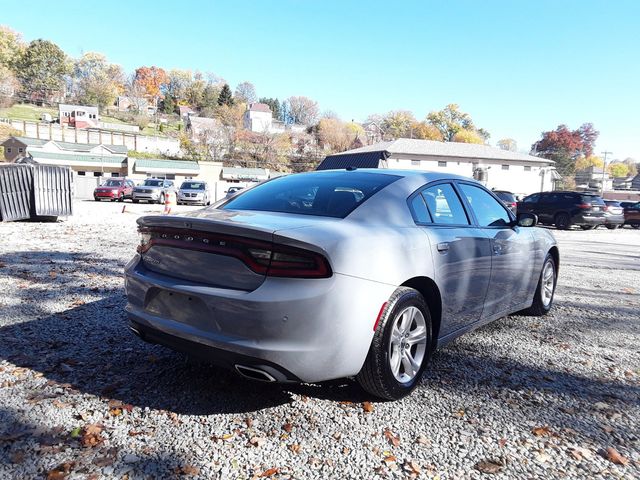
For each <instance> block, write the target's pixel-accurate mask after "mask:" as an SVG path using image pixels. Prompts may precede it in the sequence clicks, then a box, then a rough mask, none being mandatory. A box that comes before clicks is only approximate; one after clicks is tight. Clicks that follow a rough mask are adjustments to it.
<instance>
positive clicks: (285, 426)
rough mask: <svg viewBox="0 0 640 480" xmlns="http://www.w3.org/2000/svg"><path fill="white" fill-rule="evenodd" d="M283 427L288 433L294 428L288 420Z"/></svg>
mask: <svg viewBox="0 0 640 480" xmlns="http://www.w3.org/2000/svg"><path fill="white" fill-rule="evenodd" d="M282 429H283V430H284V431H285V432H287V433H291V430H293V425H291V424H290V423H289V422H287V423H285V424H284V425H283V426H282Z"/></svg>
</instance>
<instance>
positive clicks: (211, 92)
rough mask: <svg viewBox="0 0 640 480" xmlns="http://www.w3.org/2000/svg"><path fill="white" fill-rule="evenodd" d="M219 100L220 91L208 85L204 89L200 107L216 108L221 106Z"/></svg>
mask: <svg viewBox="0 0 640 480" xmlns="http://www.w3.org/2000/svg"><path fill="white" fill-rule="evenodd" d="M219 98H220V97H219V92H218V89H217V88H216V87H214V86H213V85H207V86H206V87H204V91H203V92H202V104H201V105H200V107H201V108H215V106H216V105H221V104H220V103H218V100H219Z"/></svg>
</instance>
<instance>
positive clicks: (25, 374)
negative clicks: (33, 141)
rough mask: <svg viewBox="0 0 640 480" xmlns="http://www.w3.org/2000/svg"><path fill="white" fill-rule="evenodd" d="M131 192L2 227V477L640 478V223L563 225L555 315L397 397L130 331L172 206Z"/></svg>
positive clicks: (485, 333)
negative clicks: (149, 227)
mask: <svg viewBox="0 0 640 480" xmlns="http://www.w3.org/2000/svg"><path fill="white" fill-rule="evenodd" d="M126 205H127V210H128V211H127V212H125V213H121V209H122V204H111V203H100V204H98V203H94V202H77V203H76V204H75V207H76V215H74V216H73V217H71V218H69V219H67V220H64V221H59V222H57V223H10V224H0V233H1V234H2V243H0V478H46V477H47V476H48V477H49V478H52V479H59V478H112V477H118V478H121V477H127V478H153V477H164V478H166V477H178V476H193V477H200V478H258V477H262V478H314V477H315V478H407V477H408V478H441V479H461V478H482V477H485V476H488V475H491V474H493V476H495V477H496V478H572V479H573V478H589V479H591V478H640V421H639V419H640V323H639V320H640V283H639V280H640V231H636V230H631V229H623V230H615V231H609V230H602V229H598V230H595V231H586V232H585V231H580V230H576V231H568V232H565V231H554V234H555V235H556V237H557V238H558V240H559V242H560V248H561V267H560V280H559V285H558V290H557V296H556V303H555V307H554V309H553V311H552V314H551V315H550V316H548V317H545V318H531V317H520V316H512V317H508V318H504V319H501V320H499V321H496V322H494V323H493V324H491V325H489V326H487V327H484V328H482V329H480V330H478V331H476V332H474V333H472V334H468V335H466V336H464V337H462V338H460V339H458V340H457V341H455V342H454V343H453V344H451V345H450V346H448V347H446V348H444V349H442V350H441V351H439V352H438V353H437V354H436V355H435V357H434V359H433V362H432V365H431V368H430V370H429V371H428V373H427V374H426V375H425V377H424V379H423V382H422V385H421V386H420V387H419V388H418V390H417V391H416V392H415V393H414V394H413V395H412V396H410V397H409V398H406V399H404V400H402V401H399V402H394V403H385V402H377V401H375V400H374V399H372V398H369V397H367V396H366V395H365V394H364V393H362V391H361V390H360V389H359V388H358V387H357V385H356V384H355V383H353V382H351V381H348V380H345V381H339V382H330V383H327V384H323V385H301V386H284V387H283V386H277V385H266V384H261V383H254V382H249V381H247V380H244V379H241V378H239V377H237V376H236V375H234V374H231V373H227V372H225V371H223V370H220V369H217V368H215V367H212V366H209V365H206V364H202V363H199V362H195V361H192V360H188V359H186V358H185V357H184V356H183V355H181V354H178V353H174V352H172V351H170V350H168V349H165V348H163V347H159V346H153V345H149V344H146V343H144V342H142V341H141V340H139V339H138V338H136V337H135V336H134V335H132V334H131V333H130V332H129V331H128V329H127V328H126V317H125V314H124V311H123V309H124V305H125V297H124V293H123V285H122V269H123V266H124V265H125V263H126V262H127V261H128V260H129V259H130V258H131V257H132V255H133V252H134V251H135V246H136V244H137V242H138V239H137V234H136V228H135V219H136V218H137V216H138V215H141V214H144V213H148V212H159V211H161V210H162V207H161V206H156V205H144V204H138V205H131V204H128V203H127V204H126ZM193 208H194V207H177V208H176V211H178V212H179V211H187V210H190V209H193Z"/></svg>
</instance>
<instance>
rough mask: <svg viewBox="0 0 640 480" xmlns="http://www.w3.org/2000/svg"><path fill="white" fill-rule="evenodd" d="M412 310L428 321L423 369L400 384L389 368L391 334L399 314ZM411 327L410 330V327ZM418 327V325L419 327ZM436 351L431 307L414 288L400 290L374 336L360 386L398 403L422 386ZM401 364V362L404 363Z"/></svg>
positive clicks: (385, 309) (383, 314) (394, 294)
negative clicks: (421, 383)
mask: <svg viewBox="0 0 640 480" xmlns="http://www.w3.org/2000/svg"><path fill="white" fill-rule="evenodd" d="M409 307H415V308H417V309H418V310H419V311H420V313H422V317H423V319H424V322H425V330H426V344H425V345H424V347H425V350H424V352H423V356H422V360H421V363H420V367H419V368H418V370H417V373H416V374H415V375H414V376H413V377H412V378H411V380H409V381H406V382H400V381H399V380H398V379H396V377H395V376H394V374H393V372H392V370H391V366H390V359H391V357H390V355H389V349H390V347H389V345H390V342H391V333H392V330H393V329H394V325H395V323H396V321H397V320H398V319H399V317H400V314H401V313H402V312H404V311H405V310H406V309H407V308H409ZM412 325H413V323H412V324H411V325H409V327H411V326H412ZM416 325H417V324H416ZM414 347H415V348H420V347H418V346H417V345H414V346H411V347H407V351H409V352H414V353H413V355H415V350H413V349H414ZM432 352H433V342H432V326H431V315H430V312H429V307H428V306H427V303H426V302H425V300H424V298H423V297H422V295H421V294H420V293H419V292H418V291H417V290H414V289H413V288H408V287H400V288H398V289H397V290H396V291H395V292H393V294H392V295H391V297H390V298H389V300H388V302H387V304H386V306H385V308H384V311H383V312H382V316H381V317H380V321H379V323H378V326H377V328H376V332H375V333H374V335H373V341H372V342H371V346H370V347H369V353H368V354H367V358H366V360H365V362H364V365H363V367H362V370H360V373H358V375H357V376H356V380H357V381H358V383H359V384H360V386H361V387H362V388H363V389H364V390H366V391H367V392H369V393H371V394H373V395H375V396H376V397H379V398H382V399H385V400H397V399H400V398H402V397H405V396H407V395H409V394H410V393H411V392H412V391H413V390H414V389H415V388H416V387H417V386H418V384H419V383H420V379H421V378H422V374H423V372H424V370H425V368H426V367H427V365H428V363H429V359H430V358H431V354H432ZM401 363H402V362H401Z"/></svg>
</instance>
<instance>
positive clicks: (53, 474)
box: [47, 462, 75, 480]
mask: <svg viewBox="0 0 640 480" xmlns="http://www.w3.org/2000/svg"><path fill="white" fill-rule="evenodd" d="M74 466H75V463H74V462H64V463H61V464H60V465H58V466H57V467H56V468H54V469H53V470H49V471H48V472H47V480H62V479H63V478H66V477H67V475H69V474H70V473H71V470H72V469H73V467H74Z"/></svg>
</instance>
